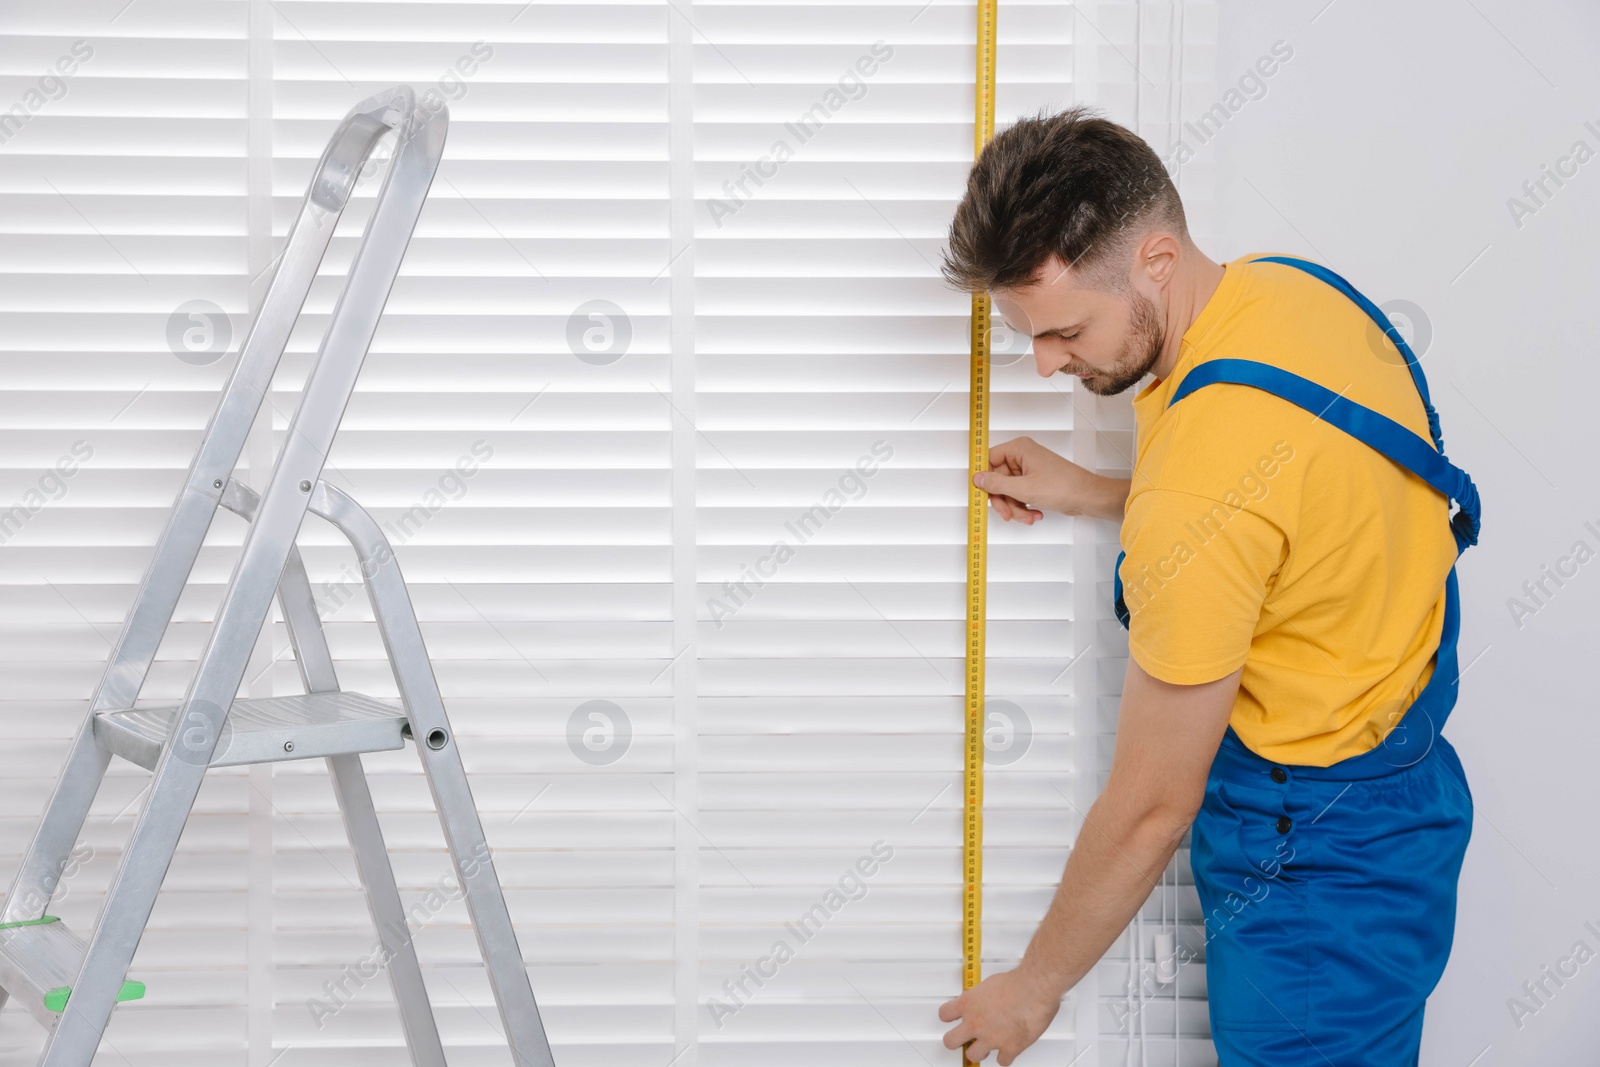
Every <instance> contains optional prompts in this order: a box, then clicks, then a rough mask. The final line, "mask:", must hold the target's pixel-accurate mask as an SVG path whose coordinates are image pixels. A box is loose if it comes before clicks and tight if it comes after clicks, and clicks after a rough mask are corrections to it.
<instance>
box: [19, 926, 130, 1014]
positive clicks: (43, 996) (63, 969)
mask: <svg viewBox="0 0 1600 1067" xmlns="http://www.w3.org/2000/svg"><path fill="white" fill-rule="evenodd" d="M87 951H88V946H87V945H85V944H84V943H83V939H82V938H80V937H78V935H77V934H75V933H73V932H72V931H71V930H68V929H67V924H66V923H64V922H62V921H61V920H60V919H57V918H56V917H55V916H53V915H46V916H45V917H44V918H42V919H32V920H28V921H24V922H19V923H7V924H5V925H4V926H0V986H3V987H5V991H6V992H7V993H9V994H11V997H12V999H13V1000H16V1001H17V1002H19V1003H20V1004H21V1005H22V1006H23V1007H25V1008H27V1009H28V1011H29V1012H30V1013H31V1014H32V1015H33V1017H34V1018H35V1019H38V1020H39V1022H40V1024H41V1025H43V1026H44V1027H45V1029H47V1030H54V1029H55V1026H56V1020H57V1018H58V1016H59V1013H60V1012H61V1010H62V1009H63V1008H65V1007H66V1006H67V997H68V996H70V995H71V993H72V983H73V981H75V980H76V979H77V977H78V968H79V967H81V966H82V965H83V954H84V953H85V952H87ZM142 996H144V983H143V982H123V983H122V990H121V991H120V992H119V993H118V994H117V999H118V1000H138V999H139V998H140V997H142Z"/></svg>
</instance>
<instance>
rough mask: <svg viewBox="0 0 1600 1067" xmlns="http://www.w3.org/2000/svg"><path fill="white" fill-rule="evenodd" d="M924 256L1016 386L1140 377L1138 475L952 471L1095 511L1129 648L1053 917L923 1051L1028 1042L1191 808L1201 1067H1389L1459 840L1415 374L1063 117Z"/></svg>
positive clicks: (1128, 909) (996, 154) (1098, 127)
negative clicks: (1106, 750) (1024, 374)
mask: <svg viewBox="0 0 1600 1067" xmlns="http://www.w3.org/2000/svg"><path fill="white" fill-rule="evenodd" d="M949 246H950V248H949V252H948V253H947V257H946V263H945V274H946V276H947V277H948V278H949V279H950V280H951V281H952V282H954V283H955V284H957V285H959V286H961V287H963V288H966V289H968V290H971V291H976V292H981V291H988V292H990V293H991V294H992V296H993V299H994V303H995V306H996V308H997V310H998V311H999V312H1000V313H1001V314H1002V315H1003V317H1004V318H1005V320H1006V321H1007V323H1009V324H1010V325H1011V326H1012V327H1013V328H1016V329H1020V330H1023V331H1024V332H1025V333H1027V334H1029V335H1031V336H1032V337H1033V345H1034V357H1035V360H1036V361H1037V364H1038V372H1039V373H1040V374H1041V375H1050V374H1068V375H1075V376H1077V377H1078V378H1079V379H1080V380H1081V381H1082V383H1083V386H1084V387H1085V388H1087V389H1088V390H1090V391H1091V392H1094V393H1097V394H1100V395H1103V396H1109V395H1113V394H1116V393H1120V392H1122V391H1124V390H1126V389H1128V388H1129V387H1131V386H1134V385H1135V384H1137V383H1139V382H1140V381H1141V380H1143V379H1144V378H1145V377H1146V376H1147V375H1150V376H1153V380H1152V381H1151V382H1149V383H1148V384H1147V385H1145V386H1144V388H1142V389H1141V390H1140V391H1139V392H1138V393H1137V394H1136V395H1135V397H1134V400H1133V407H1134V413H1135V417H1136V421H1137V439H1136V455H1135V456H1134V457H1133V477H1132V479H1131V481H1128V480H1120V479H1113V478H1105V477H1101V476H1098V475H1095V474H1093V473H1091V472H1089V471H1087V470H1084V469H1083V468H1081V467H1078V466H1076V465H1074V464H1072V463H1070V462H1068V461H1067V460H1065V459H1063V458H1061V457H1060V456H1057V455H1054V454H1053V453H1051V452H1049V451H1048V450H1046V449H1045V448H1043V447H1042V446H1040V445H1038V444H1036V443H1034V442H1032V441H1030V440H1028V439H1026V438H1022V439H1018V440H1014V441H1009V442H1006V443H1004V444H1001V445H998V446H996V447H995V448H993V449H992V450H991V452H990V464H991V467H992V470H991V471H990V472H987V473H984V474H979V475H977V476H976V477H975V479H974V480H975V481H976V483H977V484H978V486H979V487H980V488H983V489H984V490H986V491H987V492H988V493H989V494H990V497H989V499H990V503H991V505H992V506H993V508H994V510H995V511H996V513H997V514H998V515H999V516H1000V517H1001V518H1002V519H1005V520H1008V521H1015V522H1021V523H1024V524H1032V523H1036V522H1039V521H1041V520H1042V519H1043V518H1044V516H1045V513H1046V512H1051V511H1055V512H1060V513H1063V514H1067V515H1086V516H1095V517H1101V518H1107V519H1116V520H1120V521H1121V523H1122V529H1121V542H1122V547H1123V550H1124V558H1122V559H1121V560H1119V569H1118V573H1117V576H1116V577H1117V580H1118V581H1117V584H1118V587H1119V602H1118V605H1117V606H1118V612H1119V616H1121V617H1122V618H1123V621H1124V624H1125V625H1126V626H1127V627H1128V648H1129V661H1128V668H1127V677H1126V681H1125V682H1124V686H1123V694H1122V704H1121V713H1120V718H1119V723H1118V729H1117V742H1116V751H1115V756H1114V758H1113V760H1112V766H1111V771H1110V775H1109V777H1108V780H1107V783H1106V787H1105V791H1104V792H1103V793H1102V794H1101V796H1100V798H1099V800H1098V801H1097V802H1096V803H1095V804H1094V806H1093V807H1092V808H1091V809H1090V811H1089V813H1088V815H1087V816H1086V818H1085V820H1084V826H1083V829H1082V830H1081V831H1080V833H1079V834H1078V840H1077V844H1076V846H1075V847H1074V849H1073V851H1072V855H1071V857H1070V859H1069V860H1068V862H1067V865H1066V870H1065V873H1064V874H1063V877H1062V881H1061V885H1060V887H1059V889H1058V890H1057V893H1056V895H1055V898H1054V901H1053V902H1052V904H1051V906H1050V908H1049V911H1048V913H1047V914H1046V916H1045V918H1044V920H1043V922H1042V923H1041V924H1040V926H1039V929H1038V931H1037V932H1036V933H1035V935H1034V937H1033V939H1032V941H1031V942H1030V944H1029V946H1028V949H1027V952H1026V954H1025V955H1024V957H1023V959H1022V962H1021V964H1020V965H1019V966H1018V967H1017V968H1016V969H1015V970H1013V971H1008V972H1005V973H1001V974H996V975H993V976H992V977H990V978H988V979H986V980H984V981H983V982H982V983H980V984H979V985H978V986H977V987H975V988H973V989H970V990H967V991H966V992H964V993H963V994H962V995H961V996H959V997H956V998H955V999H954V1000H951V1001H949V1002H947V1003H946V1004H944V1005H942V1006H941V1008H940V1011H939V1016H940V1018H941V1019H942V1020H944V1021H945V1022H957V1023H958V1025H956V1026H954V1027H953V1028H952V1029H951V1030H950V1031H949V1032H948V1033H947V1034H946V1035H945V1044H946V1046H948V1047H950V1048H956V1047H958V1046H961V1045H964V1044H966V1045H968V1048H967V1057H968V1059H969V1060H971V1061H973V1062H980V1061H982V1060H983V1059H984V1058H985V1057H986V1056H987V1055H988V1054H989V1053H990V1052H991V1051H998V1053H999V1055H998V1062H999V1063H1000V1064H1001V1065H1006V1064H1009V1063H1011V1062H1012V1061H1013V1060H1014V1059H1015V1057H1016V1056H1017V1054H1018V1053H1019V1052H1021V1051H1022V1050H1023V1049H1024V1048H1026V1047H1027V1046H1028V1045H1030V1044H1032V1043H1033V1042H1034V1041H1035V1040H1037V1039H1038V1037H1039V1035H1040V1034H1041V1033H1042V1032H1043V1030H1044V1029H1045V1027H1046V1026H1047V1025H1048V1024H1049V1023H1050V1021H1051V1019H1052V1018H1053V1017H1054V1015H1055V1013H1056V1010H1057V1008H1058V1007H1059V1005H1060V1001H1061V998H1062V996H1063V995H1064V994H1065V993H1066V992H1067V991H1068V990H1070V989H1071V988H1072V987H1073V986H1074V985H1075V984H1076V983H1077V982H1078V980H1079V979H1080V978H1082V977H1083V976H1084V975H1085V974H1087V973H1088V971H1089V969H1090V968H1091V967H1093V966H1094V964H1095V962H1096V961H1097V960H1099V959H1100V957H1101V955H1102V954H1103V953H1104V952H1105V951H1106V950H1107V948H1108V947H1109V946H1110V945H1111V944H1112V943H1113V942H1114V941H1115V940H1116V939H1117V937H1118V936H1119V934H1120V933H1121V932H1122V930H1123V929H1124V928H1125V927H1126V926H1127V925H1128V923H1129V921H1130V919H1131V918H1132V917H1133V916H1134V914H1135V913H1136V911H1137V910H1138V909H1139V907H1140V906H1141V905H1142V903H1143V902H1144V900H1145V898H1146V897H1147V896H1148V895H1149V893H1150V891H1151V889H1152V888H1153V886H1154V883H1155V879H1157V878H1158V877H1159V876H1160V874H1161V872H1162V871H1163V870H1164V869H1165V867H1166V864H1167V863H1168V861H1169V860H1170V859H1171V857H1172V855H1173V852H1174V851H1175V850H1176V849H1177V847H1178V846H1179V844H1180V842H1181V841H1182V839H1183V837H1184V835H1185V832H1186V831H1188V830H1190V829H1191V824H1192V831H1193V832H1192V839H1191V849H1192V851H1191V859H1192V862H1193V868H1194V878H1195V885H1196V889H1197V890H1198V893H1199V897H1200V903H1201V906H1202V908H1203V910H1204V914H1205V933H1206V940H1205V945H1204V948H1203V950H1202V949H1200V946H1198V945H1193V946H1190V948H1191V949H1192V950H1194V951H1195V954H1196V955H1199V954H1203V956H1204V958H1205V963H1206V972H1207V980H1208V981H1207V986H1208V996H1209V1001H1210V1013H1211V1029H1212V1036H1213V1039H1214V1041H1215V1043H1216V1046H1217V1050H1218V1055H1219V1058H1220V1062H1221V1064H1222V1067H1268V1065H1271V1067H1286V1065H1302V1064H1305V1065H1311V1064H1317V1065H1324V1064H1333V1065H1336V1067H1369V1065H1370V1067H1400V1065H1402V1064H1415V1063H1416V1062H1417V1054H1418V1053H1417V1049H1418V1044H1419V1042H1420V1038H1421V1032H1422V1013H1423V1005H1424V1002H1425V1000H1426V998H1427V996H1428V993H1429V992H1430V991H1431V990H1432V989H1433V987H1434V986H1435V984H1436V983H1437V981H1438V979H1439V976H1440V974H1441V972H1442V971H1443V969H1444V964H1445V959H1446V957H1447V956H1448V954H1449V949H1450V942H1451V938H1452V934H1453V928H1454V920H1455V898H1456V880H1457V877H1458V875H1459V873H1460V868H1461V861H1462V857H1463V854H1464V852H1465V849H1466V845H1467V839H1468V836H1469V834H1470V832H1471V822H1472V807H1471V798H1470V795H1469V792H1468V789H1467V785H1466V779H1465V776H1464V775H1463V773H1462V771H1461V767H1460V763H1459V761H1458V760H1457V759H1456V757H1455V754H1454V752H1453V750H1452V749H1451V748H1450V745H1449V744H1448V742H1446V741H1445V740H1444V739H1443V738H1442V737H1440V736H1439V735H1438V728H1439V727H1440V726H1441V725H1442V724H1443V722H1444V717H1445V715H1447V714H1448V712H1449V710H1450V707H1451V706H1452V705H1453V703H1454V698H1455V692H1456V688H1455V687H1456V681H1457V677H1458V666H1457V661H1456V658H1455V638H1456V633H1457V630H1458V623H1459V610H1458V600H1457V596H1456V588H1455V581H1454V571H1453V566H1454V563H1455V559H1456V556H1457V555H1458V553H1459V551H1460V550H1461V549H1462V548H1464V547H1465V545H1467V544H1470V543H1473V542H1475V541H1476V538H1477V510H1478V500H1477V493H1476V490H1475V489H1473V488H1472V483H1471V480H1470V479H1469V478H1467V476H1466V475H1465V474H1464V473H1463V472H1461V471H1460V470H1459V469H1457V468H1455V467H1454V466H1452V465H1451V464H1450V463H1449V462H1448V461H1447V460H1445V459H1444V457H1443V455H1442V453H1441V450H1440V448H1439V445H1438V424H1437V418H1436V416H1435V415H1434V413H1433V410H1432V407H1431V404H1430V403H1429V401H1428V399H1427V394H1426V382H1425V381H1424V380H1423V377H1422V374H1421V369H1420V368H1419V367H1417V366H1416V364H1415V359H1414V357H1413V356H1412V355H1411V353H1410V350H1409V348H1407V347H1405V344H1404V341H1403V340H1402V339H1401V338H1400V337H1399V334H1398V332H1397V331H1395V330H1394V329H1393V327H1392V326H1390V324H1389V323H1388V321H1387V319H1384V318H1383V317H1382V315H1381V312H1378V311H1377V309H1376V308H1374V307H1372V306H1371V304H1370V302H1367V301H1365V298H1364V297H1361V296H1360V295H1359V294H1358V293H1355V292H1354V290H1351V289H1349V287H1348V283H1345V282H1344V281H1343V279H1341V278H1338V277H1337V276H1336V275H1333V274H1332V273H1331V272H1328V271H1327V270H1326V268H1322V267H1319V266H1317V265H1316V264H1311V263H1308V262H1305V261H1303V260H1295V259H1293V258H1291V257H1278V256H1274V257H1261V256H1251V257H1244V258H1241V259H1237V260H1233V261H1230V262H1227V263H1223V264H1218V263H1215V262H1213V261H1212V260H1211V259H1209V258H1207V257H1206V255H1205V254H1204V253H1203V252H1201V251H1200V250H1199V249H1198V248H1196V247H1195V245H1194V243H1193V242H1192V241H1191V240H1190V238H1189V234H1188V231H1187V228H1186V225H1185V221H1184V213H1183V206H1182V204H1181V202H1180V201H1179V198H1178V194H1177V191H1176V189H1175V188H1174V187H1173V185H1172V182H1171V181H1170V179H1169V178H1168V176H1167V174H1166V171H1165V170H1164V168H1163V167H1162V164H1161V161H1160V160H1159V159H1158V158H1157V157H1156V155H1155V153H1154V152H1153V151H1151V149H1150V147H1149V146H1148V145H1147V144H1146V143H1145V142H1144V141H1142V140H1141V139H1140V138H1139V137H1138V136H1136V135H1135V134H1133V133H1131V132H1129V131H1128V130H1125V129H1123V128H1122V127H1120V126H1117V125H1115V124H1113V123H1110V122H1107V121H1104V120H1102V119H1098V118H1095V117H1093V116H1092V115H1090V114H1088V113H1087V112H1086V111H1085V110H1083V109H1081V108H1074V109H1072V110H1069V111H1067V112H1065V113H1062V114H1059V115H1054V116H1044V115H1041V116H1040V117H1038V118H1031V119H1025V120H1023V121H1021V122H1018V123H1017V124H1016V125H1014V126H1012V127H1011V128H1009V129H1008V130H1006V131H1005V132H1003V133H1001V134H1000V135H999V136H997V137H996V138H995V139H994V141H993V142H992V143H991V144H990V145H989V146H988V147H987V148H986V149H985V150H984V152H983V154H982V157H981V158H980V159H979V161H978V162H977V164H976V165H975V166H974V168H973V170H972V174H971V178H970V180H969V182H968V185H967V191H966V195H965V198H964V199H963V200H962V202H961V205H960V207H959V208H958V209H957V211H956V215H955V219H954V221H953V223H952V226H951V233H950V242H949ZM1450 499H1455V500H1456V501H1457V502H1458V503H1459V504H1460V505H1461V508H1460V510H1459V511H1458V512H1457V514H1456V516H1455V517H1454V518H1452V517H1451V515H1450V509H1449V500H1450ZM1083 580H1089V579H1087V578H1085V579H1083ZM1136 951H1139V952H1140V953H1141V955H1142V956H1145V957H1146V958H1147V956H1148V953H1149V947H1148V946H1143V945H1141V946H1137V948H1136ZM1180 958H1185V957H1180Z"/></svg>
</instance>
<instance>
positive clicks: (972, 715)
mask: <svg viewBox="0 0 1600 1067" xmlns="http://www.w3.org/2000/svg"><path fill="white" fill-rule="evenodd" d="M995 4H996V0H978V70H977V80H976V83H975V89H976V92H975V94H974V95H975V97H976V122H975V127H976V129H975V136H974V138H973V142H974V143H973V158H977V157H978V156H979V155H981V154H982V153H983V146H984V145H986V144H988V143H989V141H990V139H991V138H993V137H994V22H995ZM970 417H971V424H970V431H969V435H968V436H969V446H970V452H969V455H968V472H967V745H966V772H965V783H964V784H965V791H964V796H965V811H964V819H963V822H964V831H965V832H964V835H963V841H962V875H963V885H962V897H961V942H962V946H961V947H962V957H963V959H962V968H961V987H962V988H963V989H971V988H972V987H973V986H975V985H977V984H978V981H979V979H980V978H981V977H982V976H981V974H980V968H979V956H980V953H981V951H982V947H983V726H984V722H983V719H984V714H983V690H984V685H983V661H984V615H985V609H984V598H985V590H986V584H987V575H986V555H987V553H986V542H987V532H986V523H987V522H988V513H989V509H988V503H989V502H988V496H987V494H985V493H984V491H983V490H982V489H979V488H978V487H977V486H975V485H973V484H972V475H973V474H976V473H977V472H978V471H986V470H988V469H989V297H988V295H987V294H984V293H975V294H973V297H972V392H971V410H970ZM966 1058H967V1057H966V1052H965V1050H964V1049H963V1051H962V1054H961V1059H962V1062H966Z"/></svg>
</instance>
